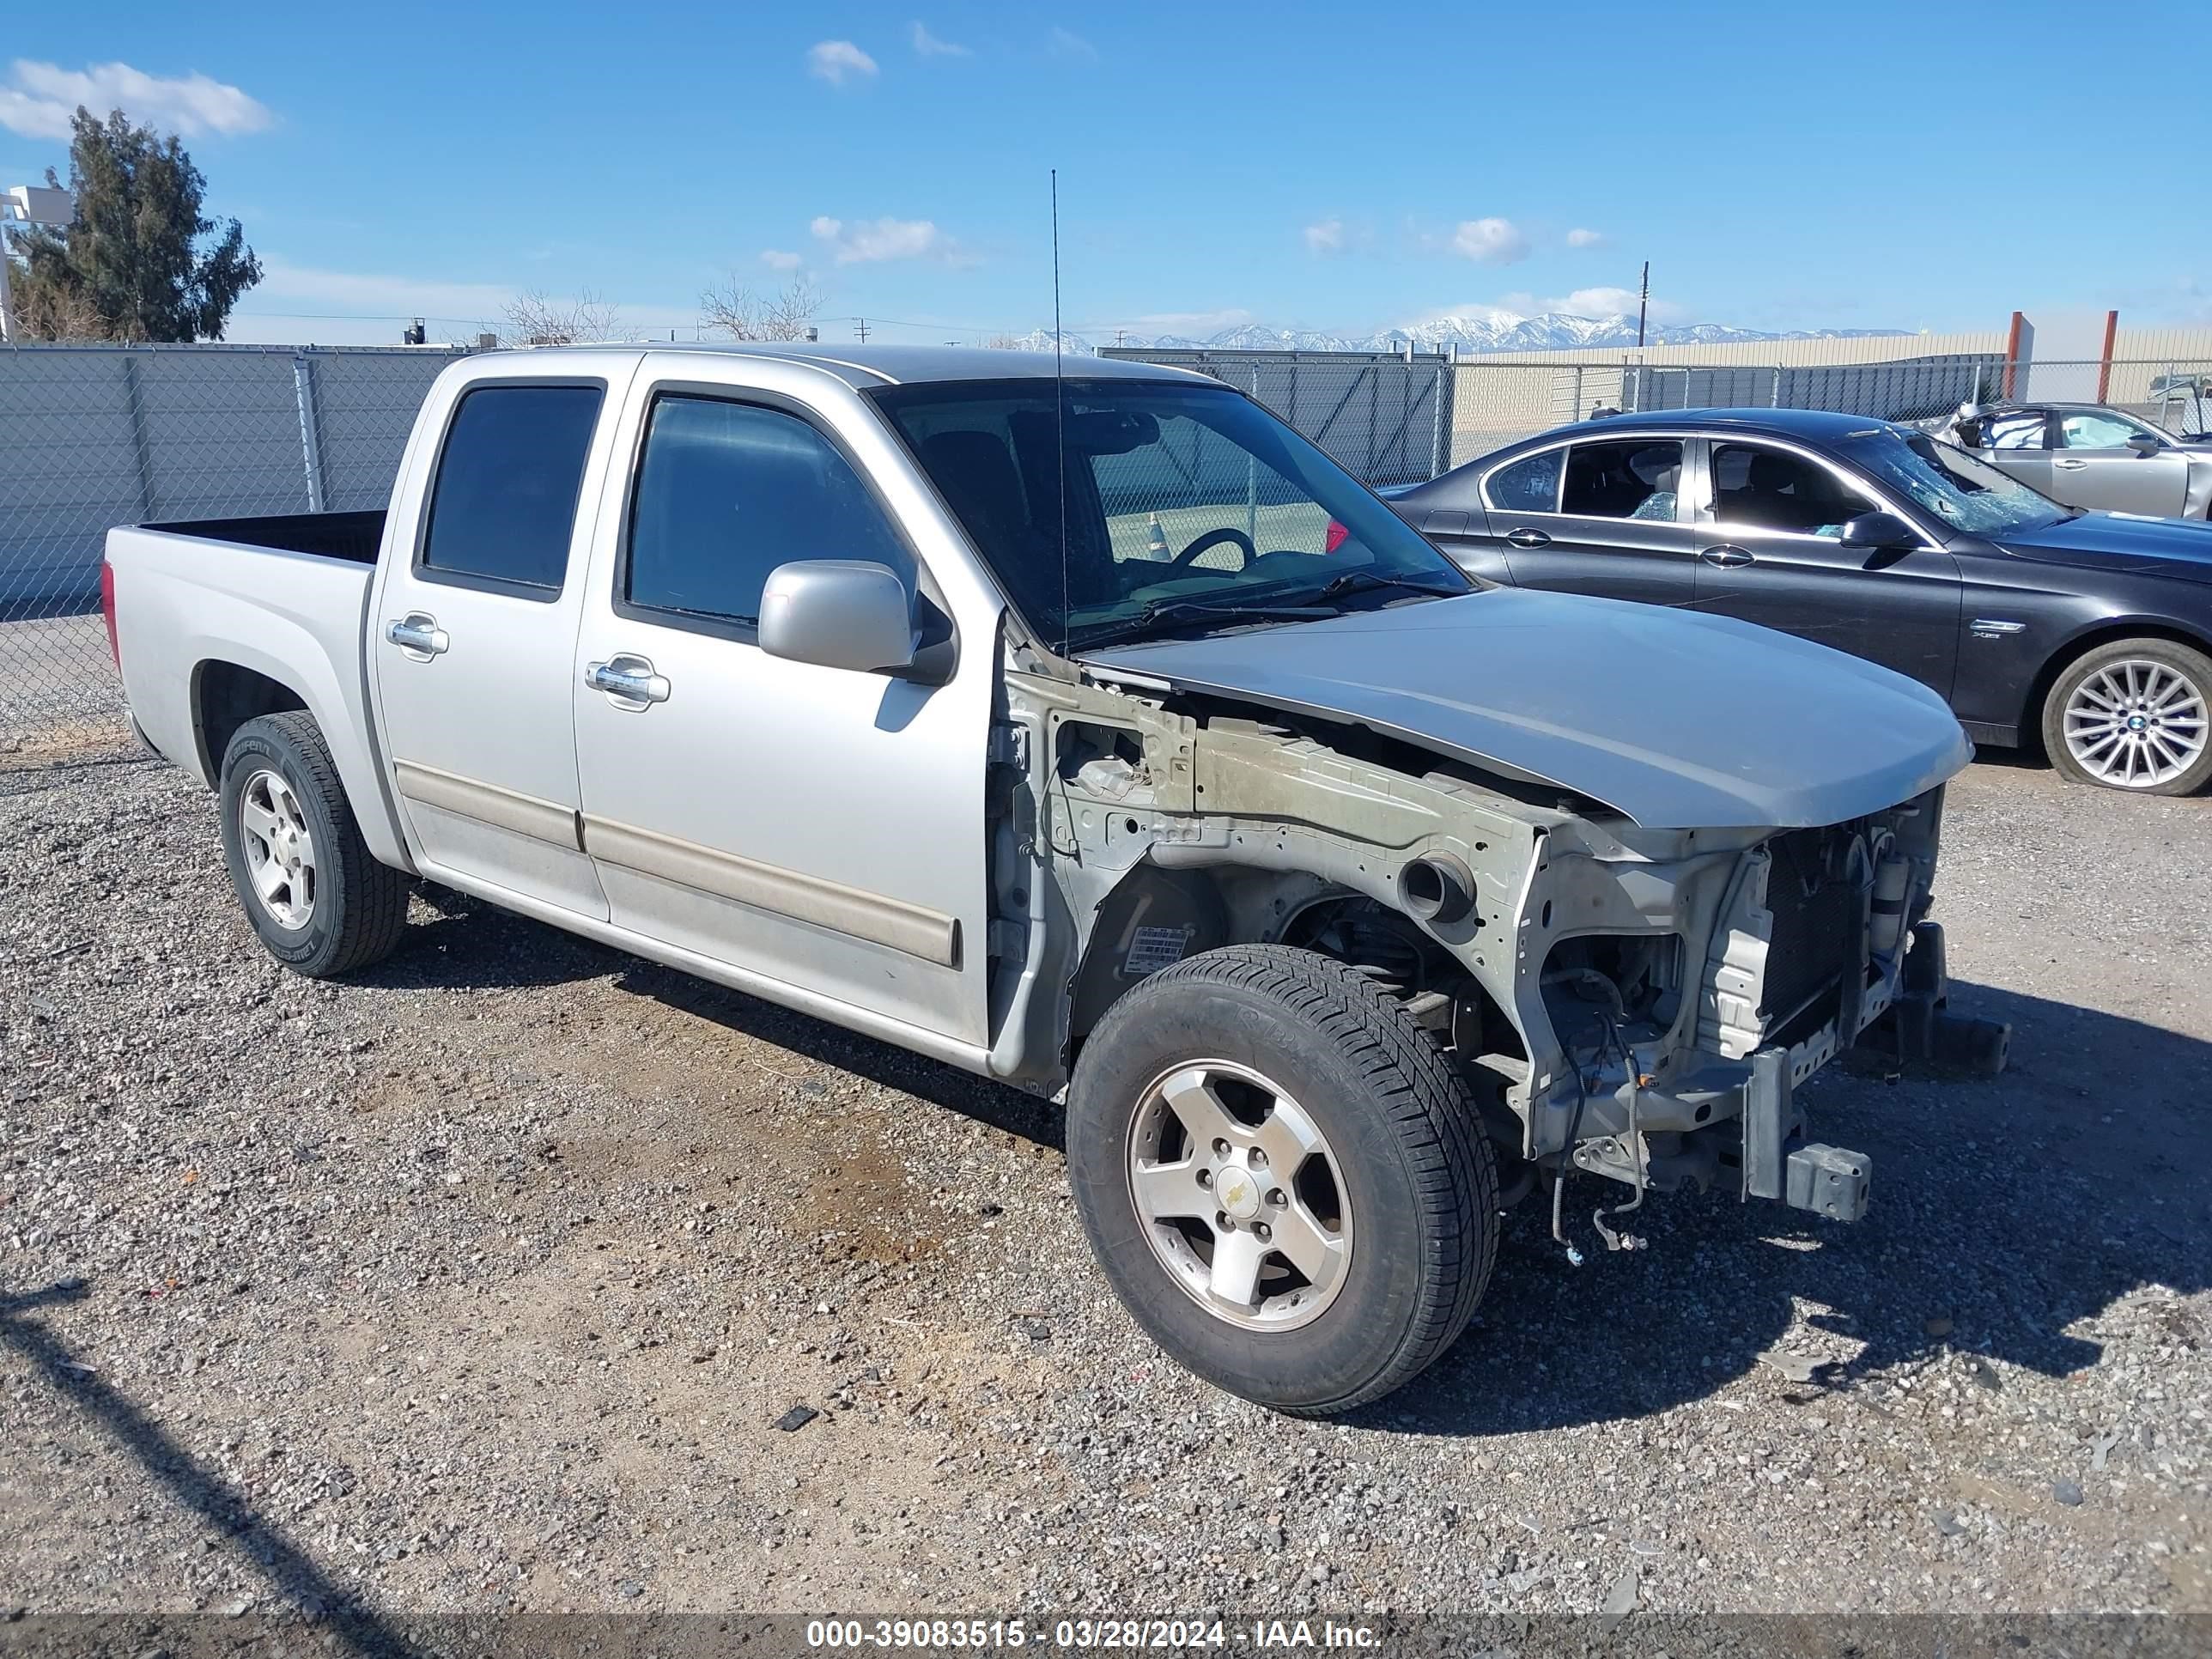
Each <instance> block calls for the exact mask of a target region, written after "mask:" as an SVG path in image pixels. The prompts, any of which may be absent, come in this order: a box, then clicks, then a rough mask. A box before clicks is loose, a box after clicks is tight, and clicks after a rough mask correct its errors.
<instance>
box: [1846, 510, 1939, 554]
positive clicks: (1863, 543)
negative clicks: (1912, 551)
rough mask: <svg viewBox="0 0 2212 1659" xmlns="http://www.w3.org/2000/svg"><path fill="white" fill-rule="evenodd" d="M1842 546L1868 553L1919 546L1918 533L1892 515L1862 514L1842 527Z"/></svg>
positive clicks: (1895, 515) (1894, 514)
mask: <svg viewBox="0 0 2212 1659" xmlns="http://www.w3.org/2000/svg"><path fill="white" fill-rule="evenodd" d="M1842 544H1843V545H1844V546H1845V547H1857V548H1863V549H1865V550H1867V551H1869V552H1882V551H1887V550H1893V549H1899V548H1908V547H1917V546H1919V545H1920V535H1919V532H1917V531H1916V530H1914V529H1913V527H1912V526H1911V525H1909V524H1907V523H1905V520H1902V519H1900V518H1899V517H1898V516H1897V514H1896V513H1860V514H1859V515H1858V517H1857V518H1856V519H1851V520H1847V521H1846V522H1845V524H1844V533H1843V539H1842Z"/></svg>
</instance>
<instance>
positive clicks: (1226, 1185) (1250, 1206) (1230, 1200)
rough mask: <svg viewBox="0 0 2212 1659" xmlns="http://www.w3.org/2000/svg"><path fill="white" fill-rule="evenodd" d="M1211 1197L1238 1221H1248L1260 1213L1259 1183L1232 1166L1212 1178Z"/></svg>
mask: <svg viewBox="0 0 2212 1659" xmlns="http://www.w3.org/2000/svg"><path fill="white" fill-rule="evenodd" d="M1213 1195H1214V1197H1215V1198H1217V1199H1218V1200H1220V1203H1221V1207H1222V1208H1223V1209H1224V1210H1225V1211H1226V1212H1228V1213H1229V1214H1231V1215H1232V1216H1234V1217H1235V1218H1237V1220H1239V1221H1249V1220H1250V1219H1251V1218H1253V1217H1254V1216H1255V1215H1257V1214H1259V1213H1260V1183H1259V1182H1256V1181H1255V1180H1253V1179H1252V1177H1251V1176H1250V1175H1249V1173H1248V1172H1247V1171H1245V1170H1240V1169H1239V1168H1237V1166H1236V1165H1235V1164H1231V1165H1229V1166H1228V1167H1227V1168H1226V1169H1225V1170H1222V1172H1221V1173H1220V1174H1219V1175H1218V1176H1215V1177H1214V1180H1213Z"/></svg>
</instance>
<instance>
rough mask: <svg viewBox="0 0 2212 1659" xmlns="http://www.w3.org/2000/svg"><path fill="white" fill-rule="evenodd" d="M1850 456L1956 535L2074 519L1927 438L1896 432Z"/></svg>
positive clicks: (1850, 449) (1854, 446)
mask: <svg viewBox="0 0 2212 1659" xmlns="http://www.w3.org/2000/svg"><path fill="white" fill-rule="evenodd" d="M1846 453H1848V454H1849V455H1850V459H1852V460H1853V461H1855V462H1857V464H1858V465H1859V467H1860V468H1861V469H1862V470H1863V471H1866V472H1867V473H1869V475H1871V476H1872V477H1875V479H1877V480H1879V481H1880V482H1881V483H1884V484H1887V486H1888V487H1889V488H1890V489H1894V490H1896V491H1897V492H1898V493H1899V495H1906V496H1910V497H1911V499H1912V500H1913V501H1915V502H1916V503H1917V504H1918V505H1919V506H1920V507H1922V508H1923V510H1924V511H1927V512H1929V513H1934V514H1935V515H1936V517H1937V518H1938V519H1941V520H1942V521H1943V522H1944V523H1945V524H1948V525H1950V526H1954V528H1956V529H1960V530H1967V531H1972V532H1975V533H1976V534H1978V535H2002V534H2003V533H2004V532H2007V531H2014V530H2040V529H2042V528H2043V527H2044V526H2046V525H2054V524H2057V523H2058V522H2060V521H2061V520H2064V519H2068V518H2070V517H2072V516H2073V514H2071V513H2069V512H2068V511H2067V509H2066V508H2064V507H2061V506H2059V505H2058V503H2057V502H2056V501H2052V500H2051V498H2050V497H2049V496H2048V495H2042V494H2039V492H2037V491H2035V490H2033V489H2029V488H2028V487H2027V485H2026V484H2024V483H2021V481H2020V480H2019V479H2017V478H2015V477H2009V476H2008V475H2007V474H2005V473H2002V472H2000V471H1997V470H1996V468H1995V467H1993V466H1991V465H1989V464H1988V463H1987V462H1986V461H1982V460H1978V459H1976V458H1975V457H1973V456H1972V455H1969V454H1968V453H1966V451H1965V450H1963V449H1956V448H1954V447H1952V446H1950V445H1949V444H1942V443H1938V442H1936V441H1935V440H1934V439H1933V438H1930V437H1929V436H1928V435H1926V434H1925V433H1920V432H1916V433H1912V434H1911V435H1906V434H1905V432H1903V431H1902V430H1899V429H1892V430H1890V431H1887V432H1883V433H1880V434H1878V435H1875V436H1872V437H1869V438H1864V439H1860V440H1858V441H1855V442H1852V443H1850V445H1848V446H1847V447H1846Z"/></svg>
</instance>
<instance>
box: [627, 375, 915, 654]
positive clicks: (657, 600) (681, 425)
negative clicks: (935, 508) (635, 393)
mask: <svg viewBox="0 0 2212 1659" xmlns="http://www.w3.org/2000/svg"><path fill="white" fill-rule="evenodd" d="M798 559H866V560H870V561H872V562H875V563H878V564H887V565H889V566H890V568H892V569H894V570H896V571H897V572H898V573H899V575H900V576H901V577H902V579H904V580H907V581H908V582H909V583H910V582H911V581H912V580H914V561H913V559H912V558H911V557H910V556H908V552H907V550H906V548H905V547H904V546H903V545H902V544H901V543H900V541H899V539H898V538H897V536H896V534H895V533H894V532H892V529H891V526H890V521H889V520H886V519H885V518H884V511H883V509H882V508H881V507H878V505H877V504H876V501H875V498H874V497H873V496H872V495H870V494H869V493H868V489H867V486H866V484H864V483H861V481H860V475H859V474H858V473H857V472H855V471H854V470H853V467H852V464H851V463H850V462H848V460H846V459H845V458H844V457H843V456H842V455H841V454H839V453H837V451H836V450H835V449H834V448H832V447H830V445H829V441H828V440H826V439H825V438H823V436H822V435H821V434H820V433H818V432H817V431H816V430H815V429H814V428H812V427H811V426H809V425H808V424H807V423H806V422H804V421H802V420H800V419H799V418H798V417H797V416H791V415H786V414H783V413H781V412H780V411H779V410H773V409H762V408H760V407H758V406H757V405H754V404H732V403H725V402H722V401H720V399H717V398H680V397H666V398H659V399H658V400H657V401H656V402H655V403H654V404H653V414H652V416H651V418H650V420H649V422H648V423H647V428H646V435H645V460H644V463H643V465H641V467H640V468H639V469H638V477H637V495H636V498H635V505H634V506H633V507H632V508H631V512H630V533H629V562H628V566H627V568H626V570H625V572H624V577H623V598H625V599H628V600H629V603H630V604H632V605H645V606H647V607H649V608H651V609H653V610H655V611H684V612H687V613H689V614H690V615H694V616H702V617H716V618H719V619H720V620H723V621H727V622H735V623H748V624H750V623H757V622H758V621H759V620H760V597H761V588H762V586H763V585H764V584H765V583H766V582H767V580H768V577H769V572H770V571H771V570H774V569H775V568H776V567H777V566H778V565H782V564H789V563H791V562H793V561H794V560H798Z"/></svg>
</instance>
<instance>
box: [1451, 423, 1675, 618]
mask: <svg viewBox="0 0 2212 1659" xmlns="http://www.w3.org/2000/svg"><path fill="white" fill-rule="evenodd" d="M1685 453H1686V443H1685V441H1683V440H1682V439H1680V438H1676V437H1663V436H1662V437H1649V438H1646V437H1635V438H1628V439H1620V440H1615V439H1606V440H1603V441H1584V442H1581V443H1577V444H1572V445H1564V446H1561V447H1557V448H1553V449H1542V450H1538V451H1537V452H1536V453H1534V454H1532V455H1525V456H1522V457H1521V458H1519V459H1516V460H1512V461H1509V462H1507V463H1505V464H1504V465H1502V466H1500V467H1498V468H1497V469H1496V470H1494V471H1492V472H1491V473H1490V474H1489V475H1488V476H1487V477H1485V478H1484V480H1483V497H1484V504H1485V512H1486V519H1487V520H1488V525H1489V530H1490V537H1491V539H1492V541H1493V542H1494V543H1495V544H1497V545H1498V552H1499V554H1500V556H1502V557H1503V558H1504V561H1505V563H1506V565H1507V567H1508V568H1510V570H1511V572H1512V575H1513V580H1514V581H1515V582H1516V583H1517V584H1518V585H1519V586H1522V587H1541V588H1547V589H1549V590H1551V591H1552V592H1559V593H1595V594H1599V595H1602V596H1604V597H1606V598H1609V599H1636V600H1640V601H1642V602H1643V603H1644V604H1647V605H1687V604H1689V603H1690V601H1691V599H1692V593H1693V592H1694V589H1695V579H1694V577H1693V576H1692V549H1691V530H1690V526H1688V524H1686V522H1683V520H1682V516H1681V513H1680V500H1681V478H1682V466H1683V459H1684V456H1685ZM1434 533H1435V532H1433V531H1431V534H1434ZM1438 541H1439V544H1440V545H1443V546H1444V547H1445V548H1446V549H1447V550H1449V546H1450V540H1449V538H1447V537H1439V538H1438Z"/></svg>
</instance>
